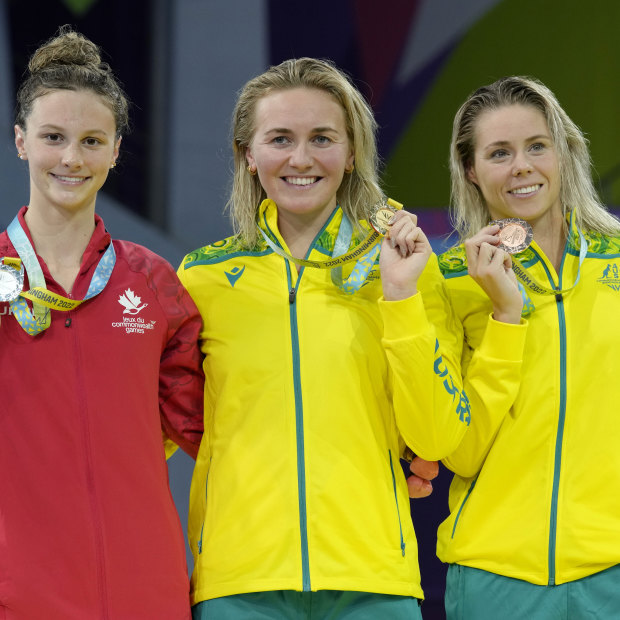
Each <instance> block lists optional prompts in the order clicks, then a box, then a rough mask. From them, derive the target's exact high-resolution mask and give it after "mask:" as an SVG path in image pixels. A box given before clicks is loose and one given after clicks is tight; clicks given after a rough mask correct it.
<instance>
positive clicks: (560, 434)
mask: <svg viewBox="0 0 620 620" xmlns="http://www.w3.org/2000/svg"><path fill="white" fill-rule="evenodd" d="M565 258H566V249H564V254H563V256H562V262H561V264H560V272H559V276H558V285H557V286H556V285H555V284H554V282H553V278H552V277H551V274H550V272H549V269H548V267H547V265H546V264H545V262H544V261H543V260H542V259H540V261H541V264H542V265H543V267H544V269H545V272H546V274H547V278H548V279H549V283H550V284H551V286H552V287H553V288H554V289H556V290H561V289H562V271H563V269H564V260H565ZM555 301H556V308H557V312H558V332H559V336H560V350H559V353H560V404H559V409H558V426H557V431H556V437H555V454H554V463H553V485H552V489H551V511H550V515H549V549H548V560H547V561H548V568H549V585H550V586H552V585H555V570H556V566H555V559H556V558H555V554H556V546H557V526H558V495H559V490H560V472H561V469H562V441H563V439H564V423H565V420H566V315H565V312H564V298H563V297H562V295H561V294H560V293H557V294H556V296H555Z"/></svg>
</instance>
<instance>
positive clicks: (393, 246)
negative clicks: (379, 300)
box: [370, 203, 432, 301]
mask: <svg viewBox="0 0 620 620" xmlns="http://www.w3.org/2000/svg"><path fill="white" fill-rule="evenodd" d="M370 223H371V224H372V226H373V228H374V229H375V230H377V232H380V233H381V234H383V235H385V236H384V239H383V242H382V245H381V256H380V258H379V265H380V267H381V281H382V284H383V296H384V297H385V299H386V300H388V301H397V300H400V299H405V298H407V297H411V296H412V295H415V294H416V293H417V282H418V278H419V277H420V275H421V274H422V272H423V271H424V267H425V266H426V263H427V262H428V258H429V256H430V255H431V253H432V248H431V244H430V243H429V241H428V239H427V237H426V235H425V234H424V232H423V231H422V229H421V228H420V227H419V226H418V218H417V216H416V215H414V214H413V213H408V212H407V211H404V210H398V211H397V210H396V209H391V208H390V205H389V203H388V205H383V206H382V207H381V208H380V209H378V210H377V211H375V213H374V214H373V216H372V217H371V218H370Z"/></svg>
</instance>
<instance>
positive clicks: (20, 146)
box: [13, 125, 26, 159]
mask: <svg viewBox="0 0 620 620" xmlns="http://www.w3.org/2000/svg"><path fill="white" fill-rule="evenodd" d="M13 129H14V131H15V147H16V148H17V152H18V153H21V154H22V159H25V158H26V153H25V151H24V148H25V140H24V130H23V129H22V128H21V127H20V126H19V125H15V126H14V127H13Z"/></svg>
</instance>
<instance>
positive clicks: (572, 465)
mask: <svg viewBox="0 0 620 620" xmlns="http://www.w3.org/2000/svg"><path fill="white" fill-rule="evenodd" d="M587 238H588V241H589V243H590V245H589V250H588V255H587V257H586V258H585V261H584V263H583V265H582V267H581V277H580V281H579V283H578V284H577V286H576V287H575V288H574V289H572V290H571V291H570V292H568V293H566V294H565V295H564V296H563V299H562V300H561V301H558V300H556V297H555V296H553V295H546V296H545V295H540V294H535V293H533V292H531V291H527V294H528V300H527V303H526V308H525V313H526V314H527V323H528V326H527V329H525V326H513V331H512V334H513V336H514V338H512V339H511V338H510V336H506V330H504V338H506V339H504V340H503V341H502V342H501V344H502V346H503V347H504V348H505V349H506V350H507V351H513V352H514V353H515V358H518V356H519V351H520V347H522V346H523V343H524V347H525V348H524V350H523V367H522V369H521V381H520V385H519V384H515V383H514V381H512V379H511V377H513V376H514V373H513V372H511V371H510V370H508V375H507V376H502V373H501V372H499V371H498V369H497V368H496V367H495V366H491V367H490V368H489V369H488V372H487V373H486V378H485V373H484V371H483V369H481V368H480V359H478V358H477V357H476V356H478V354H479V353H480V351H479V353H476V354H475V355H474V356H473V358H472V351H473V350H476V349H477V348H478V347H480V346H481V341H482V339H483V336H484V335H485V329H486V330H487V332H488V330H489V329H493V328H494V327H496V326H497V325H493V324H492V323H490V324H489V327H486V325H487V317H488V314H489V313H490V312H491V305H490V303H489V302H488V299H487V298H486V296H485V295H484V293H483V292H482V290H481V289H480V288H479V287H478V285H477V284H475V283H474V282H473V280H472V279H471V278H470V277H469V276H468V275H467V273H466V270H465V271H463V266H464V261H465V255H464V252H463V249H462V248H459V249H458V250H452V251H449V252H447V253H445V254H444V255H442V256H441V257H440V259H439V260H440V265H441V267H442V270H443V271H444V273H445V275H446V278H447V280H446V282H447V286H448V290H449V292H450V298H451V300H452V303H453V306H454V309H455V311H456V314H457V316H458V318H459V320H460V322H461V324H462V326H463V331H464V345H463V361H464V366H463V367H464V369H468V372H469V373H470V374H474V375H477V379H476V380H475V382H476V386H477V389H476V390H474V389H473V388H472V387H470V386H469V385H468V394H469V396H470V399H471V401H472V410H473V411H475V415H474V416H472V424H471V428H470V430H469V432H468V433H467V435H466V437H465V439H464V441H463V442H462V443H461V445H460V446H459V448H458V450H457V451H456V452H455V453H453V454H452V455H451V456H450V457H449V458H448V459H446V460H445V463H446V465H447V466H448V467H450V468H451V469H453V470H454V471H455V472H456V473H457V474H458V475H456V476H455V478H454V480H453V483H452V486H451V489H450V510H451V514H450V517H449V518H448V519H447V520H446V521H445V522H444V523H443V524H442V525H441V526H440V528H439V541H438V555H439V557H440V558H441V559H442V560H443V561H444V562H449V563H453V562H456V563H460V564H464V565H467V566H472V567H475V568H480V569H483V570H487V571H490V572H494V573H498V574H500V575H505V576H508V577H513V578H518V579H524V580H526V581H529V582H531V583H534V584H539V585H546V584H553V583H557V584H560V583H564V582H567V581H572V580H575V579H579V578H582V577H585V576H587V575H590V574H592V573H595V572H598V571H600V570H603V569H605V568H608V567H609V566H612V565H614V564H617V563H619V562H620V493H619V490H620V450H619V447H620V424H619V423H618V419H617V406H618V402H620V380H619V379H618V376H617V368H618V361H617V352H618V350H619V347H620V323H619V322H618V320H617V317H618V311H619V310H620V277H619V270H620V240H618V239H608V238H605V237H602V236H600V235H589V236H587ZM578 253H579V237H578V234H577V232H576V231H575V230H571V235H570V243H569V245H568V250H567V251H566V252H565V255H564V259H563V262H562V266H561V271H560V274H559V276H558V274H556V272H555V270H554V268H553V266H552V265H551V264H550V263H549V261H548V260H547V258H546V257H545V256H544V254H543V252H542V250H541V249H540V247H538V246H537V245H536V244H535V243H534V244H533V245H532V246H531V248H530V249H528V250H525V251H524V252H522V253H521V254H520V255H519V259H520V261H521V263H522V265H524V266H525V267H526V268H527V272H528V274H529V275H530V276H534V278H535V279H536V280H537V281H538V282H539V283H541V284H543V285H545V286H549V285H550V284H554V285H557V286H559V287H560V288H568V287H570V286H571V285H572V284H573V283H574V281H575V278H576V276H577V271H578V264H579V257H578ZM559 278H560V279H559ZM492 340H497V336H495V337H493V338H490V337H489V334H488V333H487V334H486V336H485V343H486V344H485V345H484V346H487V345H488V344H489V343H490V342H491V341H492ZM483 348H484V347H483ZM483 357H484V356H483ZM470 359H471V363H470V361H469V360H470ZM515 372H516V370H515ZM482 402H484V403H485V404H486V407H483V406H482ZM554 485H555V486H554ZM554 489H556V490H555V492H554Z"/></svg>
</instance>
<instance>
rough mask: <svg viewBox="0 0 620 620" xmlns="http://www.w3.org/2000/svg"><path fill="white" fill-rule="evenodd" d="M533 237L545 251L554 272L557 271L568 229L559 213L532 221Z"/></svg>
mask: <svg viewBox="0 0 620 620" xmlns="http://www.w3.org/2000/svg"><path fill="white" fill-rule="evenodd" d="M532 230H533V231H534V239H535V240H536V243H537V244H538V245H539V246H540V249H541V250H542V251H543V252H544V253H545V255H546V256H547V258H548V259H549V261H550V262H551V264H552V265H553V267H554V268H555V270H556V272H559V270H560V265H561V263H562V256H563V255H564V246H565V245H566V239H567V237H568V230H567V226H566V222H565V221H564V218H563V217H562V215H561V214H560V215H559V216H555V217H553V218H552V219H551V220H550V221H546V222H540V223H533V224H532Z"/></svg>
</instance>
